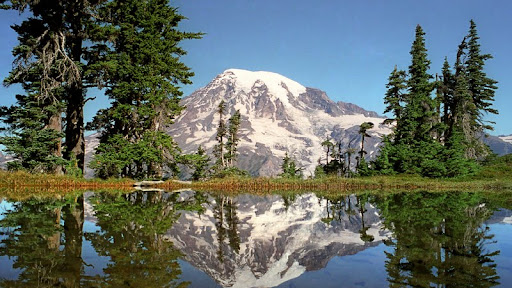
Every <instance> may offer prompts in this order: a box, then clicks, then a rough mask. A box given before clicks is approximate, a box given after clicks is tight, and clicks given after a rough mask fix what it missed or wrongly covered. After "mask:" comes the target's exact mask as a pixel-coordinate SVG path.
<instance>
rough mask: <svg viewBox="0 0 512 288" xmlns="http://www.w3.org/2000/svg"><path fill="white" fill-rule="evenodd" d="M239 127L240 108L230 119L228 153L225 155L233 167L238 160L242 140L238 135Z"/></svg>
mask: <svg viewBox="0 0 512 288" xmlns="http://www.w3.org/2000/svg"><path fill="white" fill-rule="evenodd" d="M239 129H240V110H237V111H235V113H234V114H233V116H231V117H230V118H229V120H228V129H227V132H228V133H227V142H226V154H225V155H224V158H225V160H226V162H227V165H228V166H229V167H233V166H234V163H235V162H236V158H237V150H238V142H240V137H239V136H238V130H239Z"/></svg>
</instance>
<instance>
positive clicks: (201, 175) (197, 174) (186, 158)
mask: <svg viewBox="0 0 512 288" xmlns="http://www.w3.org/2000/svg"><path fill="white" fill-rule="evenodd" d="M182 159H183V163H184V164H185V165H187V166H189V167H191V168H192V169H193V172H192V180H203V179H206V178H207V177H208V176H209V171H208V166H209V162H210V157H209V156H208V155H207V154H206V151H205V150H204V149H203V147H201V146H199V147H198V148H197V152H196V153H194V154H188V155H183V156H182Z"/></svg>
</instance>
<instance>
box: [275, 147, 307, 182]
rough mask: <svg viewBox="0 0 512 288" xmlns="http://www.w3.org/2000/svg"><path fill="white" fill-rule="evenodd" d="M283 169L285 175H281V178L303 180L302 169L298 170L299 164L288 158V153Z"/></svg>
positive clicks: (282, 165) (284, 159)
mask: <svg viewBox="0 0 512 288" xmlns="http://www.w3.org/2000/svg"><path fill="white" fill-rule="evenodd" d="M281 169H282V170H283V173H281V174H279V176H281V177H283V178H302V171H301V169H300V168H297V164H295V161H294V160H293V159H292V158H290V156H288V152H286V153H285V156H284V158H283V164H281Z"/></svg>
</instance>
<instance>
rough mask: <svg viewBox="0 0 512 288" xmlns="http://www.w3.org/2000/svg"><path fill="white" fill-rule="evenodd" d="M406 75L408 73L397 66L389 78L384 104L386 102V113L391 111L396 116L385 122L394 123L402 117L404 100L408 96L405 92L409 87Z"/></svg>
mask: <svg viewBox="0 0 512 288" xmlns="http://www.w3.org/2000/svg"><path fill="white" fill-rule="evenodd" d="M406 76H407V74H406V72H405V71H403V70H398V68H397V67H396V66H395V68H394V69H393V71H392V72H391V75H390V76H389V78H388V84H386V88H387V89H388V90H387V91H386V96H385V97H384V104H386V109H385V110H384V113H388V112H391V113H393V116H394V118H390V119H386V120H385V121H384V123H392V122H393V121H396V120H397V119H400V118H401V114H402V110H403V105H404V101H405V98H406V97H407V95H406V93H405V90H406V88H407V85H406Z"/></svg>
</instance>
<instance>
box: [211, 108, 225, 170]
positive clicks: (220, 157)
mask: <svg viewBox="0 0 512 288" xmlns="http://www.w3.org/2000/svg"><path fill="white" fill-rule="evenodd" d="M218 109H219V110H217V113H218V114H219V125H218V126H217V134H216V135H215V140H217V144H216V145H215V147H214V148H213V155H214V156H215V159H216V162H215V165H214V169H215V170H217V171H221V170H223V169H224V168H226V167H227V165H226V159H224V156H225V150H226V147H225V146H226V144H225V143H224V139H225V138H226V137H227V128H226V122H225V121H224V116H225V115H224V114H225V113H226V102H224V100H221V101H220V103H219V105H218Z"/></svg>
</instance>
